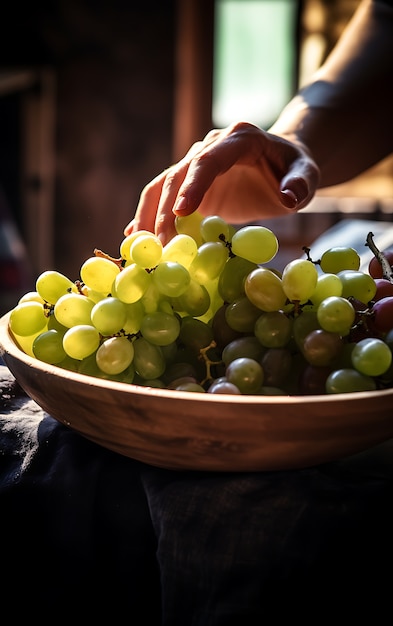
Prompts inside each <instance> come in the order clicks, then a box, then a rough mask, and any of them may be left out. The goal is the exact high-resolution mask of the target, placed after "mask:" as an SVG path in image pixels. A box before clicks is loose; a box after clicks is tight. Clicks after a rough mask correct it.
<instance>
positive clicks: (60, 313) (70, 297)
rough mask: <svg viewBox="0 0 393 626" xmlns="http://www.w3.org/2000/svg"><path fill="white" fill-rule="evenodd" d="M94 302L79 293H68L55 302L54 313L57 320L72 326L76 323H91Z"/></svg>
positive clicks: (64, 324)
mask: <svg viewBox="0 0 393 626" xmlns="http://www.w3.org/2000/svg"><path fill="white" fill-rule="evenodd" d="M93 307H94V302H92V300H89V298H86V296H82V295H81V294H78V293H67V294H65V295H64V296H61V297H60V298H59V299H58V301H57V302H56V304H55V308H54V314H55V317H56V319H57V321H58V322H59V323H60V324H62V325H63V326H66V327H67V328H71V327H72V326H75V325H76V324H88V325H89V324H91V312H92V310H93Z"/></svg>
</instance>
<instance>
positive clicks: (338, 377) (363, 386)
mask: <svg viewBox="0 0 393 626" xmlns="http://www.w3.org/2000/svg"><path fill="white" fill-rule="evenodd" d="M325 386H326V393H353V392H356V391H375V390H376V388H377V385H376V382H375V380H374V378H372V377H371V376H366V375H365V374H361V373H360V372H358V371H357V370H355V369H351V368H343V369H340V370H334V371H333V372H331V373H330V374H329V376H328V377H327V379H326V384H325Z"/></svg>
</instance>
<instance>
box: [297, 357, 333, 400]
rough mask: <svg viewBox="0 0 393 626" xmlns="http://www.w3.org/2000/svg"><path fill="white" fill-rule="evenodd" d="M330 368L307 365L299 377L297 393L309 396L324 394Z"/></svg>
mask: <svg viewBox="0 0 393 626" xmlns="http://www.w3.org/2000/svg"><path fill="white" fill-rule="evenodd" d="M331 372H332V368H331V367H327V366H315V365H310V364H307V365H306V367H305V368H304V370H303V371H302V373H301V375H300V377H299V392H300V393H301V395H305V396H307V395H308V396H309V395H315V394H317V395H318V394H324V393H326V381H327V379H328V376H329V375H330V374H331Z"/></svg>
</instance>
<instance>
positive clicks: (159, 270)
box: [153, 261, 191, 298]
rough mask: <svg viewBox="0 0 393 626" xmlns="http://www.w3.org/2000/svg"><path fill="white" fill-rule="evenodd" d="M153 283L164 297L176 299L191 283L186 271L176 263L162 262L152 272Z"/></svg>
mask: <svg viewBox="0 0 393 626" xmlns="http://www.w3.org/2000/svg"><path fill="white" fill-rule="evenodd" d="M153 282H154V284H155V286H156V287H157V289H158V291H159V292H160V293H162V294H163V295H164V296H168V297H170V298H176V297H178V296H180V295H181V294H182V293H184V292H185V291H186V289H187V287H188V286H189V284H190V282H191V277H190V273H189V271H188V269H187V268H186V267H184V265H182V264H181V263H177V262H176V261H163V262H162V263H160V264H159V265H157V267H156V269H155V270H154V272H153Z"/></svg>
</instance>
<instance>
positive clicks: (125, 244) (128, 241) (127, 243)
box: [119, 230, 153, 263]
mask: <svg viewBox="0 0 393 626" xmlns="http://www.w3.org/2000/svg"><path fill="white" fill-rule="evenodd" d="M152 234H153V233H151V232H150V231H149V230H138V231H135V232H134V233H131V234H130V235H127V237H125V238H124V239H123V241H122V242H121V244H120V248H119V250H120V256H121V258H122V259H124V261H128V262H129V263H132V262H133V261H132V257H131V246H132V244H133V243H134V241H135V240H136V239H137V238H138V237H142V236H143V235H152Z"/></svg>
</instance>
